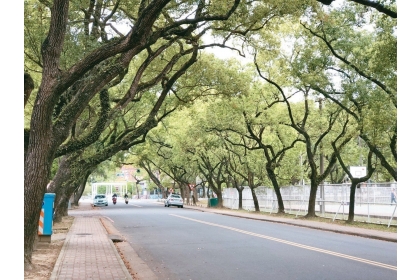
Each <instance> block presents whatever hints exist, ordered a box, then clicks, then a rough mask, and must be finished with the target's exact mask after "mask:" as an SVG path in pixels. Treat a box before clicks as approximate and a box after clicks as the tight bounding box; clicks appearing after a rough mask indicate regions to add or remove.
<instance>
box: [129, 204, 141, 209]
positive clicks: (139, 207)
mask: <svg viewBox="0 0 420 280" xmlns="http://www.w3.org/2000/svg"><path fill="white" fill-rule="evenodd" d="M130 205H131V206H134V207H138V208H142V207H143V206H140V205H134V204H130Z"/></svg>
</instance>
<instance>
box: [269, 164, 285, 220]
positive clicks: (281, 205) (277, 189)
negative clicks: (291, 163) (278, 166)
mask: <svg viewBox="0 0 420 280" xmlns="http://www.w3.org/2000/svg"><path fill="white" fill-rule="evenodd" d="M266 170H267V174H268V177H269V178H270V181H271V183H272V184H273V188H274V192H275V193H276V197H277V206H278V211H277V213H278V214H280V213H285V211H284V203H283V198H282V196H281V193H280V187H279V183H278V182H277V178H276V174H275V173H274V171H273V170H272V169H270V168H268V167H266Z"/></svg>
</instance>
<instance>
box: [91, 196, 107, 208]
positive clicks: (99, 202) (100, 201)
mask: <svg viewBox="0 0 420 280" xmlns="http://www.w3.org/2000/svg"><path fill="white" fill-rule="evenodd" d="M103 205H104V206H108V199H107V198H106V195H104V194H97V195H95V198H94V199H93V206H103Z"/></svg>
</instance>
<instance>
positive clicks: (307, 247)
mask: <svg viewBox="0 0 420 280" xmlns="http://www.w3.org/2000/svg"><path fill="white" fill-rule="evenodd" d="M169 215H171V216H175V217H178V218H182V219H186V220H190V221H193V222H197V223H202V224H206V225H210V226H215V227H220V228H224V229H228V230H232V231H236V232H240V233H243V234H248V235H251V236H255V237H260V238H264V239H268V240H272V241H276V242H279V243H283V244H287V245H291V246H295V247H299V248H303V249H306V250H311V251H316V252H320V253H324V254H328V255H333V256H336V257H340V258H345V259H349V260H354V261H358V262H362V263H366V264H370V265H375V266H379V267H383V268H387V269H391V270H397V267H396V266H393V265H388V264H384V263H380V262H375V261H371V260H367V259H362V258H357V257H353V256H349V255H345V254H341V253H337V252H333V251H328V250H324V249H320V248H316V247H311V246H306V245H303V244H299V243H295V242H290V241H287V240H283V239H279V238H274V237H271V236H267V235H262V234H257V233H253V232H250V231H245V230H241V229H237V228H233V227H228V226H223V225H219V224H214V223H209V222H204V221H200V220H196V219H191V218H187V217H183V216H179V215H175V214H169Z"/></svg>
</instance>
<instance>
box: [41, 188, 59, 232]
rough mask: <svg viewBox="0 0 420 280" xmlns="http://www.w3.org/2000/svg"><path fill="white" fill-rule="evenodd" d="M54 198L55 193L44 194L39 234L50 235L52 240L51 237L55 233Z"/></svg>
mask: <svg viewBox="0 0 420 280" xmlns="http://www.w3.org/2000/svg"><path fill="white" fill-rule="evenodd" d="M54 200H55V193H46V194H44V200H43V201H42V209H41V214H40V215H39V222H38V235H39V236H44V235H46V236H49V240H51V239H50V238H51V235H52V234H53V215H54Z"/></svg>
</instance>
